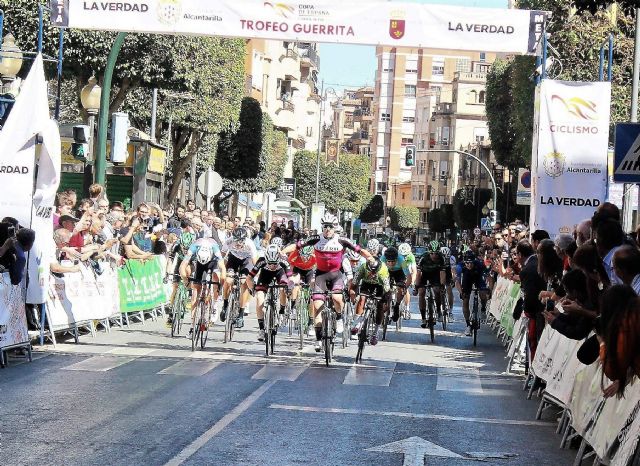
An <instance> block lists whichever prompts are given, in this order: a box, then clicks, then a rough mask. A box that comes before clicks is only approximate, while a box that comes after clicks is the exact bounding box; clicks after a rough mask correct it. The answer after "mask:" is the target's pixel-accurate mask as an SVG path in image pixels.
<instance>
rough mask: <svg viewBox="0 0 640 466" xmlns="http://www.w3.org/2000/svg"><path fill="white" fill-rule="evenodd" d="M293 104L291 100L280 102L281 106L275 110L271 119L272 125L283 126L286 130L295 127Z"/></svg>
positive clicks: (291, 129)
mask: <svg viewBox="0 0 640 466" xmlns="http://www.w3.org/2000/svg"><path fill="white" fill-rule="evenodd" d="M295 109H296V107H295V105H293V104H292V103H291V102H286V101H283V102H282V107H280V108H278V109H277V110H276V111H275V118H274V119H273V124H274V126H277V127H280V128H285V129H286V130H288V131H293V130H295V129H296V121H295Z"/></svg>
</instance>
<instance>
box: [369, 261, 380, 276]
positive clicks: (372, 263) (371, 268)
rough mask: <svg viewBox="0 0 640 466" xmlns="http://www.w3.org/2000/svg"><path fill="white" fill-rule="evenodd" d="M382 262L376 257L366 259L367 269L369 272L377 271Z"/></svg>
mask: <svg viewBox="0 0 640 466" xmlns="http://www.w3.org/2000/svg"><path fill="white" fill-rule="evenodd" d="M381 266H382V264H381V263H380V261H379V260H378V259H374V260H370V261H367V271H368V272H370V273H378V271H379V270H380V267H381Z"/></svg>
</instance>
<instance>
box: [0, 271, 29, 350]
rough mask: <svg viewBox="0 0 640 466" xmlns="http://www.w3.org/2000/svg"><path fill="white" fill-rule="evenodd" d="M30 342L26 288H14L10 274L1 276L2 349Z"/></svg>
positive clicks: (0, 338)
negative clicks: (25, 299)
mask: <svg viewBox="0 0 640 466" xmlns="http://www.w3.org/2000/svg"><path fill="white" fill-rule="evenodd" d="M26 341H29V335H28V332H27V314H26V313H25V309H24V286H23V285H22V284H20V285H17V286H13V285H12V284H11V280H10V278H9V272H5V273H2V274H0V348H6V347H8V346H14V345H19V344H20V343H24V342H26Z"/></svg>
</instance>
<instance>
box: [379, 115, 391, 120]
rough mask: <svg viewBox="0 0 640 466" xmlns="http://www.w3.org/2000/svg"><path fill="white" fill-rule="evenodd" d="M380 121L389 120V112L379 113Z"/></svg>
mask: <svg viewBox="0 0 640 466" xmlns="http://www.w3.org/2000/svg"><path fill="white" fill-rule="evenodd" d="M380 121H391V114H390V113H381V114H380Z"/></svg>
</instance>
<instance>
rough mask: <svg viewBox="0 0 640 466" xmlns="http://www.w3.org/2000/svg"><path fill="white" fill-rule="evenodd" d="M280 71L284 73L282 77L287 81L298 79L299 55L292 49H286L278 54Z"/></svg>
mask: <svg viewBox="0 0 640 466" xmlns="http://www.w3.org/2000/svg"><path fill="white" fill-rule="evenodd" d="M279 62H280V65H281V66H280V68H281V70H280V73H281V74H283V75H284V79H286V80H289V81H300V57H299V56H298V54H297V53H296V52H295V50H292V49H286V50H285V53H283V54H282V55H280V59H279Z"/></svg>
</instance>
